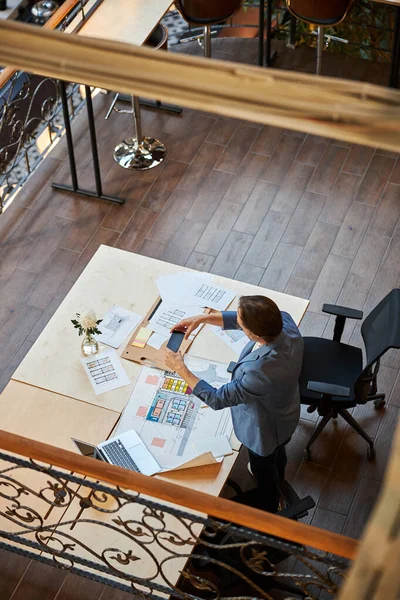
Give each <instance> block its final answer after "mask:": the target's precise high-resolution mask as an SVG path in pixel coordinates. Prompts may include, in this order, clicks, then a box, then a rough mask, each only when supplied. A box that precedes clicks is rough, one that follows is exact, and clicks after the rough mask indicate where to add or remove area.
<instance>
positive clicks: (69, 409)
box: [0, 381, 119, 541]
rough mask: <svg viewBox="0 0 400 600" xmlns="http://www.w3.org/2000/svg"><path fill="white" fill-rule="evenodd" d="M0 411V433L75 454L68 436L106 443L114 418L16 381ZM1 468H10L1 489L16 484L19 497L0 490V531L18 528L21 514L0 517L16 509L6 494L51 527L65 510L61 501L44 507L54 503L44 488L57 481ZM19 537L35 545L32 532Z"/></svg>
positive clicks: (17, 468)
mask: <svg viewBox="0 0 400 600" xmlns="http://www.w3.org/2000/svg"><path fill="white" fill-rule="evenodd" d="M0 411H1V415H2V418H1V428H2V429H3V430H5V431H8V432H10V433H14V434H16V435H21V436H26V437H29V438H31V439H33V440H37V441H40V442H45V443H47V444H52V445H53V446H57V447H58V448H63V449H64V450H71V451H75V452H77V448H76V446H75V444H74V443H73V441H72V437H74V438H77V439H79V440H84V441H87V442H89V443H91V444H98V443H99V442H101V441H103V440H105V439H107V437H108V436H109V435H110V432H111V430H112V429H113V427H114V425H115V423H116V422H117V420H118V418H119V413H117V412H114V411H111V410H107V409H105V408H100V407H98V406H92V405H91V404H87V403H86V402H80V401H79V400H73V399H72V398H67V397H65V396H60V395H59V394H54V393H53V392H47V391H45V390H42V389H39V388H35V387H33V386H30V385H26V384H25V383H19V382H17V381H11V382H10V383H9V384H8V386H7V387H6V388H5V390H4V391H3V393H2V394H1V395H0ZM22 458H25V457H22ZM25 460H27V459H25ZM7 467H13V468H12V469H11V470H8V472H7V473H6V474H5V475H4V474H3V475H2V483H3V486H4V485H5V477H10V478H11V481H10V482H9V483H10V484H12V483H13V480H14V481H15V485H16V487H17V488H19V487H20V485H22V486H24V488H25V493H24V494H23V495H21V497H18V494H17V493H15V494H14V496H13V494H12V493H11V492H10V490H11V487H10V488H9V489H8V490H6V489H5V488H4V487H3V491H4V494H3V495H1V496H0V515H1V517H0V528H1V529H2V530H3V531H9V532H11V531H20V530H21V529H24V527H23V526H22V527H21V521H20V520H19V515H22V516H23V515H24V511H23V510H22V511H20V512H19V513H17V516H16V517H15V519H14V520H15V522H13V520H10V519H9V518H7V517H5V516H4V515H6V514H7V511H8V510H10V509H13V508H16V506H17V504H16V503H14V502H12V501H11V500H10V499H9V498H7V492H8V493H9V494H10V495H11V497H15V498H16V500H17V501H19V502H21V503H22V505H25V506H28V507H29V509H30V510H35V511H37V513H38V514H39V515H41V517H42V518H43V519H44V521H45V522H46V523H57V522H58V520H59V519H61V518H62V516H63V514H64V512H65V510H66V506H67V503H65V506H63V504H61V505H59V506H52V505H51V504H50V503H51V502H52V501H53V502H54V495H53V493H52V491H51V489H50V488H49V481H50V480H51V481H52V483H56V481H57V480H55V479H51V478H50V477H49V475H48V474H47V473H40V472H38V471H34V470H32V469H29V468H26V467H22V466H16V465H14V464H13V463H7V462H5V461H4V462H3V463H2V467H1V468H2V471H3V470H4V469H6V468H7ZM58 471H61V472H63V469H58ZM68 487H69V489H70V490H76V489H78V487H79V486H78V484H76V483H70V484H69V485H68ZM41 490H47V491H46V492H45V493H44V494H43V496H41V495H40V494H39V492H40V491H41ZM46 499H47V501H46ZM37 525H38V522H37V521H35V522H34V523H33V527H34V526H37ZM24 538H25V539H31V540H32V541H36V540H35V535H34V533H32V534H28V535H26V536H24Z"/></svg>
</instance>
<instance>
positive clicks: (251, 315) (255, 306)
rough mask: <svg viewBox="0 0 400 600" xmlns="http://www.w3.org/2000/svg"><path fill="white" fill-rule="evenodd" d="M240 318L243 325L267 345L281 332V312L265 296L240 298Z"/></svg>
mask: <svg viewBox="0 0 400 600" xmlns="http://www.w3.org/2000/svg"><path fill="white" fill-rule="evenodd" d="M238 308H239V311H240V318H241V320H242V321H243V325H244V326H245V327H247V329H249V330H250V331H251V332H252V333H254V334H255V335H257V336H258V337H261V338H263V339H264V340H265V341H266V342H267V343H268V342H272V340H274V339H275V338H276V337H278V335H279V334H280V332H281V331H282V327H283V323H282V315H281V311H280V310H279V308H278V307H277V305H276V304H275V302H274V301H273V300H271V299H270V298H267V297H266V296H242V297H241V298H240V300H239V307H238Z"/></svg>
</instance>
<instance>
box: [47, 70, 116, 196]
mask: <svg viewBox="0 0 400 600" xmlns="http://www.w3.org/2000/svg"><path fill="white" fill-rule="evenodd" d="M59 86H60V96H61V103H62V109H63V115H64V125H65V136H66V139H67V149H68V160H69V168H70V172H71V180H72V186H71V185H66V184H64V183H55V182H54V181H53V183H52V184H51V187H52V188H54V189H56V190H62V191H67V192H73V193H74V194H78V195H79V196H89V197H90V198H98V199H99V200H107V201H108V202H113V203H114V204H124V203H125V200H124V199H123V198H118V197H117V196H107V195H105V194H103V190H102V183H101V173H100V164H99V153H98V150H97V140H96V127H95V122H94V115H93V104H92V94H91V91H90V87H89V86H85V90H86V105H87V117H88V126H89V134H90V146H91V150H92V159H93V170H94V177H95V182H96V191H95V192H94V191H92V190H83V189H81V188H79V183H78V175H77V172H76V162H75V151H74V143H73V138H72V130H71V123H70V120H69V109H68V101H67V92H66V88H65V81H61V80H60V81H59Z"/></svg>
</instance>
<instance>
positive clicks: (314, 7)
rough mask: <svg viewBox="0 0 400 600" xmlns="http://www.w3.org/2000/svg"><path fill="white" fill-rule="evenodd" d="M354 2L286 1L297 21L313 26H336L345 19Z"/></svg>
mask: <svg viewBox="0 0 400 600" xmlns="http://www.w3.org/2000/svg"><path fill="white" fill-rule="evenodd" d="M353 3H354V0H287V7H288V9H289V11H290V12H291V13H292V15H294V16H295V17H296V18H297V19H300V20H301V21H305V22H306V23H312V24H314V25H322V26H328V25H337V24H338V23H340V21H343V19H344V18H345V17H346V15H347V13H348V11H349V10H350V8H351V6H352V4H353Z"/></svg>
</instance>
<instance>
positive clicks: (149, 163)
mask: <svg viewBox="0 0 400 600" xmlns="http://www.w3.org/2000/svg"><path fill="white" fill-rule="evenodd" d="M166 152H167V150H166V148H165V146H164V144H163V143H162V142H160V141H159V140H155V139H154V138H150V137H144V138H143V139H142V141H141V142H140V143H138V141H137V139H136V138H131V139H129V140H124V141H123V142H121V143H120V144H118V146H116V147H115V148H114V160H115V162H117V163H118V164H119V165H120V166H121V167H123V168H124V169H134V170H135V171H145V170H146V169H152V168H153V167H156V166H157V165H159V164H160V163H162V161H163V160H164V158H165V155H166Z"/></svg>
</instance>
